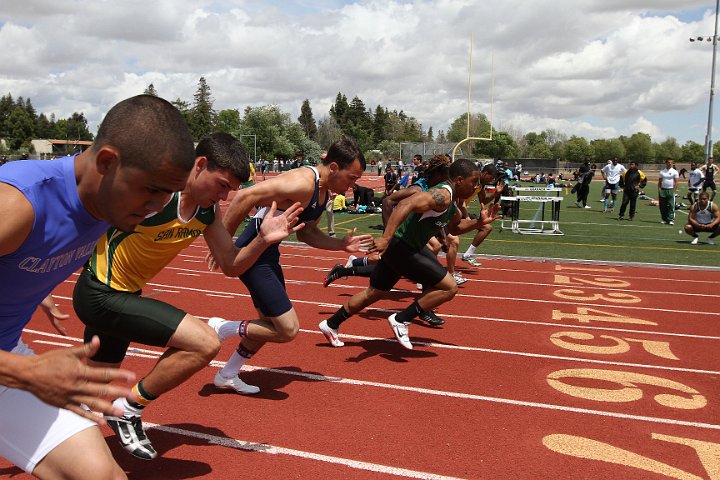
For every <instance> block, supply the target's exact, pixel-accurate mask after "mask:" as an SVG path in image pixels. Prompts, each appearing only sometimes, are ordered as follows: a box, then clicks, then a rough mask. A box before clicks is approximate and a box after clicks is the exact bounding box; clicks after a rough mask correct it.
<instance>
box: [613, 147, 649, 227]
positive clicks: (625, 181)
mask: <svg viewBox="0 0 720 480" xmlns="http://www.w3.org/2000/svg"><path fill="white" fill-rule="evenodd" d="M645 185H647V178H646V177H645V174H644V173H643V172H642V170H638V164H637V162H634V161H633V162H630V168H628V169H627V170H625V171H624V172H623V174H622V177H620V186H621V187H622V189H623V199H622V205H620V216H619V217H618V220H625V209H626V208H627V206H628V203H629V204H630V216H629V217H628V220H630V221H631V222H632V221H633V219H634V218H635V206H636V205H637V198H638V196H639V195H640V189H642V188H644V187H645Z"/></svg>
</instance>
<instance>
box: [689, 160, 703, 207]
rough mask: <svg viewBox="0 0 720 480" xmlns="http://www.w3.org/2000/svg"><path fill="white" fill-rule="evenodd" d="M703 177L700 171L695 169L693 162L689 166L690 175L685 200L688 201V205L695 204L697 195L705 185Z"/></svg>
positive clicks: (695, 165)
mask: <svg viewBox="0 0 720 480" xmlns="http://www.w3.org/2000/svg"><path fill="white" fill-rule="evenodd" d="M704 181H705V175H703V172H702V170H700V169H699V168H698V167H697V164H696V163H695V162H693V163H691V164H690V173H689V174H688V194H687V199H688V200H689V201H690V205H692V204H693V203H695V202H697V200H698V197H697V194H698V192H700V190H701V189H702V187H703V184H704V183H705V182H704Z"/></svg>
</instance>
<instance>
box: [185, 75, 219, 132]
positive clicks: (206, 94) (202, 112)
mask: <svg viewBox="0 0 720 480" xmlns="http://www.w3.org/2000/svg"><path fill="white" fill-rule="evenodd" d="M193 99H194V102H193V106H192V109H191V115H190V131H191V132H192V134H193V139H194V140H195V141H199V140H200V139H202V138H203V137H205V136H206V135H209V134H211V133H212V132H213V130H214V129H215V115H216V114H215V110H214V109H213V98H212V94H211V92H210V86H209V85H208V83H207V81H206V80H205V77H200V80H199V81H198V88H197V90H196V91H195V95H194V96H193Z"/></svg>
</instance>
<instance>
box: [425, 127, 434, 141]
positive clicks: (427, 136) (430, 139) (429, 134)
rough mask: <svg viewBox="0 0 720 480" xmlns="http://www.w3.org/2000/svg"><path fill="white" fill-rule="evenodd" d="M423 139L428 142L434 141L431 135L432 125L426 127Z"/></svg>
mask: <svg viewBox="0 0 720 480" xmlns="http://www.w3.org/2000/svg"><path fill="white" fill-rule="evenodd" d="M425 141H428V142H434V141H435V140H434V137H433V128H432V127H430V128H428V131H427V135H425Z"/></svg>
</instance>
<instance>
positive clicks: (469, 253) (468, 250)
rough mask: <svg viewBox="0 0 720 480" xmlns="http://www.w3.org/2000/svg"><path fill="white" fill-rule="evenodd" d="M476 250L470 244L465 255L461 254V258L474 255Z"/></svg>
mask: <svg viewBox="0 0 720 480" xmlns="http://www.w3.org/2000/svg"><path fill="white" fill-rule="evenodd" d="M476 248H477V247H476V246H475V245H473V244H472V243H471V244H470V246H469V247H468V249H467V251H466V252H465V253H463V257H469V256H470V255H475V249H476Z"/></svg>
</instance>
